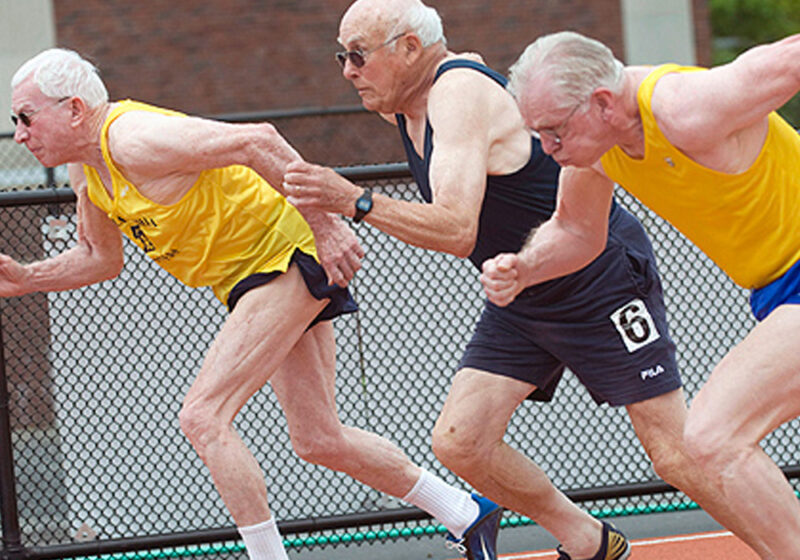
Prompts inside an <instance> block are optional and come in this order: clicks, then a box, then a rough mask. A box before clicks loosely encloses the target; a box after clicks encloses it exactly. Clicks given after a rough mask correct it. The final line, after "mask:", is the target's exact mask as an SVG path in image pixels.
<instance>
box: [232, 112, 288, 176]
mask: <svg viewBox="0 0 800 560" xmlns="http://www.w3.org/2000/svg"><path fill="white" fill-rule="evenodd" d="M243 133H244V134H242V135H241V136H240V139H241V141H242V143H241V144H240V147H241V148H243V150H242V153H244V154H245V161H242V162H241V163H242V164H243V165H245V166H247V167H250V168H253V167H255V166H256V165H257V164H258V162H259V161H260V160H261V159H262V158H263V157H264V154H265V153H269V152H270V151H271V149H272V148H273V147H274V146H275V142H276V138H279V137H280V134H279V133H278V129H277V128H275V125H273V124H271V123H268V122H261V123H253V124H251V125H250V127H248V128H245V129H243Z"/></svg>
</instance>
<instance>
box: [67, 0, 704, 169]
mask: <svg viewBox="0 0 800 560" xmlns="http://www.w3.org/2000/svg"><path fill="white" fill-rule="evenodd" d="M689 1H690V0H671V1H668V2H662V3H661V4H663V5H669V4H675V5H678V4H681V3H682V2H685V3H686V5H687V6H689V5H690V4H689ZM350 2H351V0H270V1H264V0H213V1H197V0H169V1H166V0H148V1H145V2H134V3H132V2H123V1H121V0H58V1H57V2H53V20H54V23H55V38H56V43H57V44H58V45H59V46H64V47H69V48H73V49H76V50H78V51H80V52H81V53H83V54H84V55H86V56H88V57H90V58H91V59H92V60H94V61H95V63H96V64H97V65H98V66H99V67H100V69H101V71H102V74H103V77H104V79H105V80H106V83H107V85H108V87H109V92H110V94H111V97H112V98H123V97H132V98H136V99H139V100H142V101H147V102H151V103H155V104H159V105H162V106H166V107H171V108H176V109H179V110H182V111H185V112H189V113H193V114H202V115H222V114H225V115H228V114H232V113H251V112H263V111H274V110H286V109H295V108H314V107H325V108H330V107H343V106H350V107H357V106H358V105H359V99H358V96H357V95H356V93H355V92H354V91H353V89H352V87H351V86H350V84H349V83H348V82H347V81H346V80H344V79H343V78H342V76H341V73H340V69H339V67H338V65H337V64H336V62H335V61H334V58H333V53H334V52H335V51H336V50H337V47H338V45H337V43H336V37H337V30H338V21H339V19H340V17H341V15H342V14H343V13H344V11H345V10H346V8H347V6H348V5H349V4H350ZM650 3H651V0H635V1H632V0H628V2H627V4H631V5H634V4H635V6H634V7H633V8H628V11H629V12H630V11H632V10H636V9H641V7H642V6H644V5H647V4H650ZM430 4H431V5H433V6H435V7H436V8H437V9H438V10H439V12H440V13H441V15H442V18H443V20H444V23H445V34H446V36H447V38H448V44H449V46H450V48H451V49H452V50H454V51H461V50H470V51H477V52H480V53H481V54H482V55H483V56H484V58H485V59H486V61H487V63H488V64H489V65H490V66H492V67H494V68H496V69H498V70H500V71H501V72H505V71H506V70H507V69H508V67H509V66H510V64H511V63H512V62H513V61H514V60H515V59H516V57H517V56H518V55H519V53H520V52H521V51H522V50H523V48H524V47H525V46H526V45H527V44H528V43H530V42H531V41H532V40H533V39H534V38H535V37H536V36H538V35H540V34H542V33H547V32H551V31H555V30H560V29H573V30H576V31H580V32H582V33H585V34H587V35H590V36H593V37H595V38H597V39H599V40H601V41H603V42H605V43H606V44H608V45H610V46H611V47H612V49H613V50H614V51H615V53H616V54H617V56H619V57H620V58H621V59H623V60H625V58H626V56H625V55H626V51H625V36H626V31H625V30H624V29H623V27H624V20H625V9H626V1H625V0H622V1H621V0H558V1H556V0H525V1H520V0H492V1H487V0H435V1H434V0H431V1H430ZM653 9H654V10H655V11H651V13H650V14H647V21H648V22H651V24H652V23H653V22H655V24H656V25H657V24H658V23H657V22H658V21H667V19H668V18H669V17H672V16H671V14H670V13H669V8H665V7H664V6H658V7H655V8H653ZM687 11H688V8H687ZM691 12H692V13H691V14H689V15H690V18H691V20H692V21H693V22H694V23H693V26H694V29H693V32H694V43H695V51H696V56H697V59H698V60H697V61H698V62H699V63H701V64H708V61H709V59H710V29H709V24H708V14H707V7H706V2H705V1H704V0H693V4H692V5H691ZM274 122H275V123H276V125H277V126H278V127H279V128H280V129H281V131H282V132H283V133H284V134H285V135H286V136H287V137H288V138H289V139H290V140H291V141H292V142H293V143H294V144H295V146H296V147H297V148H298V149H299V150H300V152H301V153H302V154H303V155H304V156H305V157H306V158H308V159H310V160H313V161H317V162H321V163H326V164H331V165H345V164H356V163H377V162H382V161H398V160H401V159H403V153H402V151H401V147H400V143H399V142H398V141H397V137H396V133H395V132H394V131H393V130H391V128H390V127H389V126H388V125H386V124H384V123H382V122H381V120H380V119H378V118H376V117H375V116H374V115H367V114H360V115H359V114H355V115H353V114H348V115H345V116H328V117H325V118H318V117H314V118H309V117H303V118H286V119H276V120H275V121H274Z"/></svg>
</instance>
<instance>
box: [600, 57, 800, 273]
mask: <svg viewBox="0 0 800 560" xmlns="http://www.w3.org/2000/svg"><path fill="white" fill-rule="evenodd" d="M702 70H703V69H701V68H692V67H680V66H677V65H675V64H667V65H664V66H659V67H657V68H655V69H654V70H653V71H652V72H651V73H650V74H649V75H648V76H647V77H646V78H645V79H644V80H643V81H642V84H641V85H640V86H639V91H638V102H639V111H640V114H641V118H642V125H643V126H644V138H645V156H644V158H643V159H634V158H631V157H629V156H628V155H626V154H625V152H623V151H622V149H620V147H619V146H615V147H614V148H612V149H611V150H609V151H608V152H607V153H606V154H605V155H604V156H603V157H602V159H601V163H602V165H603V169H604V170H605V172H606V174H607V175H608V176H609V177H610V178H611V179H612V180H614V181H616V182H617V183H619V184H620V185H622V186H623V187H624V188H625V189H626V190H628V191H629V192H630V193H631V194H633V195H634V196H636V198H638V199H639V200H641V201H642V203H644V204H645V205H646V206H648V207H649V208H651V209H652V210H653V211H654V212H656V213H657V214H659V215H660V216H661V217H663V218H664V219H666V220H667V221H668V222H670V223H671V224H672V225H673V226H675V227H676V228H677V229H678V230H679V231H681V232H682V233H683V234H684V235H686V237H688V238H689V239H690V240H691V241H692V242H694V243H695V244H696V245H697V246H698V247H699V248H700V249H702V250H703V251H704V252H705V253H706V254H707V255H708V256H709V257H710V258H711V259H712V260H713V261H714V262H715V263H717V265H719V266H720V268H722V269H723V270H724V271H725V272H726V273H727V274H728V275H729V276H730V277H731V278H732V279H733V280H734V282H736V283H737V284H739V285H740V286H743V287H745V288H749V289H755V288H760V287H763V286H765V285H767V284H769V283H770V282H772V281H773V280H775V279H777V278H779V277H780V276H781V275H782V274H783V273H784V272H786V271H787V270H788V269H789V268H790V267H791V266H792V265H793V264H794V263H795V262H797V261H798V260H799V259H800V134H798V133H797V132H796V131H795V130H794V129H793V128H792V127H791V126H789V124H788V123H786V121H784V120H783V119H782V118H781V117H780V116H778V114H777V113H771V114H770V115H769V131H768V133H767V137H766V140H765V142H764V146H763V147H762V149H761V153H760V154H759V156H758V158H757V159H756V161H755V162H754V163H753V165H752V166H751V167H750V169H748V170H747V171H745V172H743V173H738V174H728V173H721V172H719V171H714V170H712V169H709V168H707V167H704V166H702V165H699V164H697V163H695V162H694V161H692V160H691V159H689V158H688V157H686V156H685V155H684V154H683V153H682V152H681V151H680V150H678V149H676V148H675V147H674V146H672V145H671V144H670V143H669V142H668V141H667V139H666V138H665V137H664V135H663V134H662V132H661V130H660V129H659V127H658V124H657V123H656V121H655V118H654V117H653V112H652V109H651V99H652V96H653V89H654V87H655V84H656V82H657V81H658V80H659V79H660V78H661V77H662V76H663V75H665V74H667V73H670V72H694V71H702Z"/></svg>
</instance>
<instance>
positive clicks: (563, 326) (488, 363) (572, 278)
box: [459, 224, 682, 406]
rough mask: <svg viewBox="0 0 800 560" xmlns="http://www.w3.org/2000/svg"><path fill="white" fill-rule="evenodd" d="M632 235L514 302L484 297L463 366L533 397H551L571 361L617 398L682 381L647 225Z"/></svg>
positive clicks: (605, 396)
mask: <svg viewBox="0 0 800 560" xmlns="http://www.w3.org/2000/svg"><path fill="white" fill-rule="evenodd" d="M637 226H638V224H637ZM638 227H639V228H641V226H638ZM629 234H630V235H626V239H625V243H624V244H623V243H621V242H619V241H617V240H611V239H610V240H609V243H608V247H607V248H606V250H605V251H604V252H603V253H602V254H601V255H600V256H599V257H598V258H597V259H596V260H595V261H593V262H592V263H591V264H589V265H588V266H587V267H586V268H584V269H582V270H580V271H578V272H576V273H573V274H571V275H569V276H566V277H564V278H561V279H556V280H551V281H550V282H545V283H544V284H540V285H539V286H538V288H537V287H534V288H537V289H536V290H534V291H533V292H532V293H529V292H531V288H528V289H527V290H525V291H524V292H522V294H520V295H519V296H518V297H517V299H516V300H515V301H514V302H513V303H511V305H509V306H508V307H498V306H496V305H493V304H492V303H491V302H488V301H487V302H486V304H485V307H484V310H483V313H482V315H481V317H480V320H479V321H478V324H477V326H476V329H475V333H474V334H473V337H472V339H471V340H470V342H469V343H468V345H467V348H466V350H465V352H464V356H463V357H462V359H461V362H460V364H459V368H466V367H468V368H475V369H478V370H481V371H486V372H490V373H495V374H498V375H504V376H508V377H512V378H514V379H519V380H521V381H525V382H528V383H531V384H533V385H535V386H536V387H537V390H536V391H534V392H533V393H532V394H531V395H530V396H529V397H528V398H529V399H532V400H539V401H549V400H551V399H552V398H553V394H554V392H555V389H556V386H557V385H558V382H559V381H560V379H561V376H562V374H563V372H564V368H565V367H566V368H569V369H570V370H571V371H572V372H573V373H574V374H575V375H576V376H577V377H578V379H579V380H580V381H581V383H582V384H583V385H584V386H585V387H586V388H587V389H588V390H589V393H590V394H591V396H592V398H594V400H595V401H596V402H597V403H604V402H607V403H609V404H611V405H612V406H622V405H627V404H632V403H636V402H640V401H643V400H647V399H649V398H652V397H656V396H658V395H662V394H664V393H668V392H671V391H674V390H675V389H678V388H680V387H681V385H682V383H681V379H680V374H679V372H678V366H677V363H676V360H675V344H674V343H673V342H672V339H671V338H670V336H669V330H668V327H667V319H666V312H665V308H664V300H663V296H662V291H661V282H660V280H659V277H658V272H657V271H656V268H655V257H654V256H653V253H652V249H651V247H650V242H649V240H648V239H647V238H646V236H645V235H644V231H641V232H639V231H638V230H637V228H636V227H633V226H631V229H630V232H629ZM630 236H632V237H633V239H631V238H630ZM632 241H633V243H632Z"/></svg>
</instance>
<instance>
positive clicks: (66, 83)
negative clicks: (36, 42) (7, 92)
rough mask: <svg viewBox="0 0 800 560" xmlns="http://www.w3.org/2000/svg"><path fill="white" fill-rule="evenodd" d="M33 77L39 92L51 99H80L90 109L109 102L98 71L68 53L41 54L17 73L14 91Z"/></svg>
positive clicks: (72, 53) (14, 80)
mask: <svg viewBox="0 0 800 560" xmlns="http://www.w3.org/2000/svg"><path fill="white" fill-rule="evenodd" d="M31 75H32V76H33V81H34V83H35V84H36V85H37V86H38V87H39V90H40V91H41V92H42V93H43V94H45V95H46V96H48V97H52V98H60V97H80V98H81V99H83V100H84V102H85V103H86V105H88V106H89V107H96V106H98V105H100V104H101V103H105V102H106V101H108V90H106V86H105V84H104V83H103V80H102V79H101V78H100V73H99V71H98V70H97V68H96V67H95V66H94V65H93V64H92V63H91V62H89V61H88V60H86V59H84V58H82V57H81V55H79V54H78V53H76V52H75V51H71V50H69V49H47V50H46V51H42V52H40V53H39V54H37V55H36V56H34V57H33V58H31V59H30V60H28V61H27V62H25V63H23V64H22V66H20V67H19V69H18V70H17V71H16V73H15V74H14V76H13V77H12V78H11V87H12V88H15V87H16V86H17V85H19V84H20V82H22V81H23V80H25V79H26V78H27V77H28V76H31Z"/></svg>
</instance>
